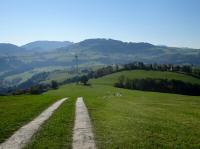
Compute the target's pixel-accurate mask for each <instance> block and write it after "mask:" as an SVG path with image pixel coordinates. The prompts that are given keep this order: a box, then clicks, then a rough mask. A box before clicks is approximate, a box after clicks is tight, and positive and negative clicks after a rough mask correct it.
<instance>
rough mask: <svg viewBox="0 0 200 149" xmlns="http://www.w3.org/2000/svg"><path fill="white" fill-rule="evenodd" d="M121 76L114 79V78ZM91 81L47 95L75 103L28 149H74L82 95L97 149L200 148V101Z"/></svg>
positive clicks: (60, 111) (61, 111)
mask: <svg viewBox="0 0 200 149" xmlns="http://www.w3.org/2000/svg"><path fill="white" fill-rule="evenodd" d="M129 73H132V72H128V73H127V75H129ZM152 73H153V72H152ZM156 73H157V72H156ZM145 74H146V73H145ZM117 75H119V74H113V78H117V77H116V76H117ZM131 75H133V73H132V74H131ZM141 75H142V73H141V72H140V73H139V76H141ZM174 75H176V74H174ZM178 75H179V74H178ZM154 76H155V74H154ZM160 76H161V75H159V77H160ZM162 76H163V75H162ZM185 78H186V79H188V78H187V77H185ZM189 80H193V78H189ZM194 80H195V79H194ZM195 81H196V80H195ZM92 82H93V83H92V86H90V87H84V86H78V85H74V84H71V85H66V86H63V87H61V88H60V89H59V90H57V91H50V92H48V93H46V95H45V96H47V95H48V96H50V97H51V96H52V97H56V96H58V95H59V96H62V97H64V96H68V97H71V98H70V100H69V101H67V102H66V103H65V104H64V105H63V106H62V107H61V108H59V109H58V110H57V111H56V113H55V114H54V115H53V117H52V118H50V120H48V121H47V123H46V124H45V125H43V127H42V128H41V131H39V132H38V133H37V135H36V136H35V137H34V139H33V141H32V143H31V144H30V145H29V146H28V147H29V148H35V147H37V148H38V149H40V148H45V147H47V148H54V147H55V145H56V146H58V147H59V148H66V147H68V148H70V147H71V139H72V138H71V135H72V134H71V132H72V125H73V120H72V118H73V116H72V115H73V114H74V109H73V107H74V105H73V104H74V101H75V100H74V99H76V97H77V96H83V97H84V99H85V101H86V105H87V107H88V110H89V114H90V116H91V119H92V123H93V126H94V132H95V137H96V142H97V146H98V148H104V149H111V148H134V147H135V148H199V147H200V143H199V138H200V130H199V129H198V128H199V125H200V108H199V107H200V100H199V97H193V96H183V95H176V94H164V93H152V92H143V91H130V90H125V89H118V88H114V87H112V86H110V85H107V84H112V83H113V82H115V80H114V79H112V77H111V76H106V77H104V78H100V79H96V80H93V81H92ZM116 93H121V94H122V96H117V95H116ZM42 96H44V95H42ZM68 104H69V105H68ZM64 107H68V108H64ZM65 126H69V127H65ZM63 127H65V128H63ZM70 129H71V131H70ZM63 131H65V132H63ZM60 138H63V139H60Z"/></svg>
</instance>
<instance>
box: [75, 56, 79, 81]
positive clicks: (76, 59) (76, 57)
mask: <svg viewBox="0 0 200 149" xmlns="http://www.w3.org/2000/svg"><path fill="white" fill-rule="evenodd" d="M75 61H76V70H75V71H76V75H77V81H76V84H78V76H79V73H78V55H77V54H76V55H75Z"/></svg>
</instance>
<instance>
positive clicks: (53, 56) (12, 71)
mask: <svg viewBox="0 0 200 149" xmlns="http://www.w3.org/2000/svg"><path fill="white" fill-rule="evenodd" d="M22 47H23V48H22ZM22 47H17V46H15V45H11V44H0V51H2V52H1V54H0V62H1V63H0V70H1V72H0V80H2V81H3V82H6V81H7V80H8V81H12V80H9V79H6V78H14V77H15V76H18V77H19V78H21V79H22V80H23V78H22V76H23V74H24V73H29V72H35V71H34V70H35V69H36V70H45V71H48V72H49V71H54V70H63V69H65V70H70V69H73V68H74V66H75V58H74V56H75V54H77V55H78V63H79V67H80V68H83V69H84V68H88V67H98V66H102V65H108V64H124V63H129V62H133V61H143V62H145V63H165V64H168V63H170V64H194V65H199V64H200V50H199V49H190V48H175V47H167V46H156V45H152V44H150V43H143V42H141V43H134V42H122V41H118V40H112V39H87V40H84V41H81V42H78V43H73V44H72V43H71V42H57V41H56V42H55V41H36V42H32V43H29V44H27V45H24V46H22ZM24 48H26V49H24ZM38 52H39V53H38ZM40 72H41V71H40ZM43 72H44V71H43ZM20 74H22V76H20ZM34 74H35V73H34ZM34 74H32V75H34ZM13 75H14V76H13ZM5 79H6V80H5ZM2 81H1V82H2ZM11 84H12V83H11ZM13 85H16V84H13Z"/></svg>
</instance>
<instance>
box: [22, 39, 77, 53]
mask: <svg viewBox="0 0 200 149" xmlns="http://www.w3.org/2000/svg"><path fill="white" fill-rule="evenodd" d="M72 44H73V43H72V42H69V41H34V42H31V43H28V44H26V45H23V46H22V48H24V49H26V50H29V51H34V52H45V51H51V50H55V49H58V48H63V47H68V46H70V45H72Z"/></svg>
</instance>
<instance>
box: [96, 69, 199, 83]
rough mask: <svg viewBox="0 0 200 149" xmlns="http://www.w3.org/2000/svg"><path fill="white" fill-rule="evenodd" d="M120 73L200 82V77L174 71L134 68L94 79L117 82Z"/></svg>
mask: <svg viewBox="0 0 200 149" xmlns="http://www.w3.org/2000/svg"><path fill="white" fill-rule="evenodd" d="M120 75H124V76H126V77H129V78H132V79H134V78H161V79H177V80H182V81H185V82H190V83H197V84H200V79H197V78H194V77H192V76H188V75H184V74H178V73H172V72H162V71H145V70H133V71H123V72H118V73H114V74H111V75H107V76H105V77H103V78H100V79H97V80H94V81H93V82H94V83H96V84H104V85H112V84H114V83H115V82H117V79H118V77H119V76H120Z"/></svg>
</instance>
